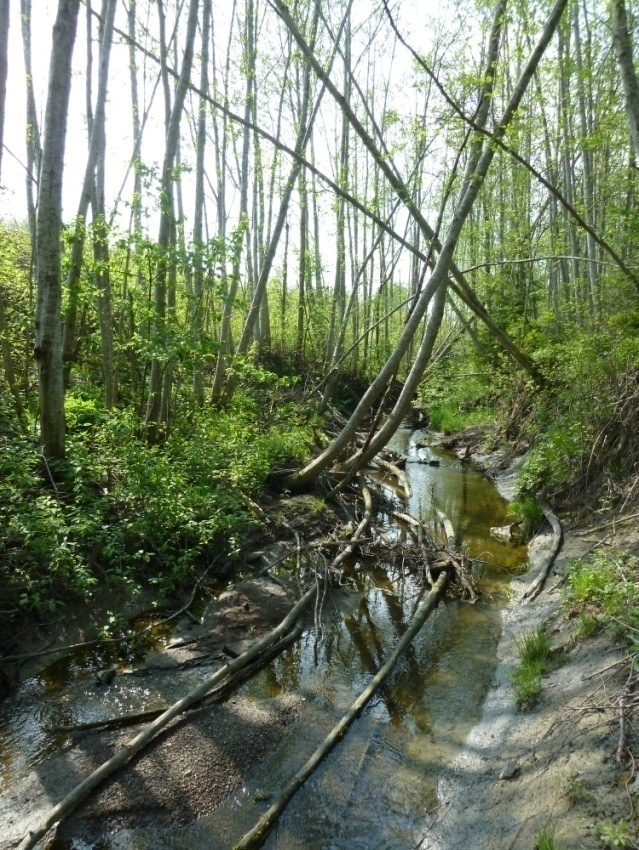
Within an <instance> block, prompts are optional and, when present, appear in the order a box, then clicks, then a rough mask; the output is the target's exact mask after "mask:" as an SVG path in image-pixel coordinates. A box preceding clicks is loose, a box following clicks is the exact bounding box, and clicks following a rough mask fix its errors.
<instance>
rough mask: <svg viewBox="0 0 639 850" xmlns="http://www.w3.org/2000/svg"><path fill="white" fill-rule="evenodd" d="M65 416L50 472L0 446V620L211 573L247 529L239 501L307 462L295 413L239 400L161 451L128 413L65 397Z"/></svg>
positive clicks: (198, 418) (197, 419)
mask: <svg viewBox="0 0 639 850" xmlns="http://www.w3.org/2000/svg"><path fill="white" fill-rule="evenodd" d="M67 411H68V425H69V433H68V439H67V458H66V460H65V461H62V462H57V463H56V464H53V463H52V464H51V466H50V467H47V466H46V464H45V463H44V461H43V459H42V455H41V452H40V450H39V448H38V447H37V446H36V445H35V444H34V443H33V442H32V441H31V440H29V439H27V438H26V437H24V436H19V435H17V434H14V435H13V436H9V437H7V438H6V439H4V440H2V441H1V442H0V540H1V541H2V542H1V543H0V596H1V597H2V600H3V606H2V607H3V609H4V610H3V614H4V615H5V618H6V617H9V618H10V617H11V616H15V615H17V614H19V613H20V611H21V610H29V609H30V610H35V611H36V612H38V611H43V610H49V611H54V610H56V609H57V608H58V607H59V606H61V605H63V604H64V602H65V601H67V600H69V599H73V598H79V599H85V600H86V599H89V598H91V597H92V595H94V594H95V592H96V590H97V589H98V588H99V587H103V586H107V587H126V589H127V593H128V594H129V595H130V594H135V593H137V592H138V591H140V590H141V588H142V587H143V586H149V585H150V586H154V587H156V588H157V589H158V591H159V592H160V593H161V592H162V591H167V592H168V591H172V590H175V589H176V588H178V587H179V586H180V585H181V584H182V583H184V582H185V581H186V580H188V579H189V577H190V576H192V574H193V573H194V571H195V570H197V569H199V568H201V567H206V566H209V565H210V564H214V565H217V568H220V567H221V566H222V565H223V563H224V561H225V559H228V558H229V557H231V556H232V555H233V554H234V553H235V552H236V551H237V549H238V547H239V546H240V544H241V541H242V539H243V537H244V536H245V534H246V533H247V530H248V529H249V528H250V527H251V525H252V523H253V522H254V519H253V517H252V515H251V511H250V508H249V507H247V501H246V496H247V495H251V494H255V493H257V492H258V491H259V490H260V489H261V488H263V487H264V485H265V481H266V478H267V476H268V475H269V473H270V472H271V471H272V470H273V469H274V468H275V467H281V466H288V465H293V464H298V463H299V462H300V461H302V460H304V459H305V458H306V456H307V453H308V449H307V437H306V433H307V432H306V430H305V425H306V424H307V423H306V422H305V421H304V417H303V415H302V413H301V411H300V409H299V408H298V407H296V406H295V405H294V404H293V403H284V404H280V405H279V406H277V405H276V406H273V407H268V406H266V405H264V403H263V402H261V403H260V401H259V400H256V399H252V398H250V397H248V396H240V397H239V398H238V399H237V401H236V402H235V403H234V405H233V407H232V408H230V409H229V410H226V411H216V410H213V409H198V410H197V412H196V411H191V412H187V413H185V414H184V415H182V416H180V417H179V418H176V420H175V421H174V422H173V423H172V429H171V433H170V435H169V436H168V437H167V439H166V441H165V442H164V443H162V444H161V445H150V444H149V442H148V441H147V440H146V439H145V434H144V433H143V429H142V428H141V425H140V422H139V420H138V419H137V417H136V416H135V415H134V414H133V413H131V412H130V411H111V412H107V411H105V410H104V409H103V408H101V407H100V405H98V404H97V403H96V402H95V401H94V400H93V399H91V398H80V397H78V398H74V397H73V396H71V397H70V398H69V403H68V406H67ZM52 479H53V480H54V481H55V486H53V484H52ZM214 572H215V569H213V573H214ZM5 622H6V620H5Z"/></svg>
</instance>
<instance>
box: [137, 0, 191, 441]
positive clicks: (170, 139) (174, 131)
mask: <svg viewBox="0 0 639 850" xmlns="http://www.w3.org/2000/svg"><path fill="white" fill-rule="evenodd" d="M197 13H198V0H191V4H190V6H189V17H188V21H187V28H186V44H185V49H184V57H183V59H182V70H181V72H180V77H179V80H178V84H177V86H176V89H175V95H174V98H173V105H172V107H171V112H170V116H169V121H168V126H167V133H166V146H165V149H164V161H163V164H162V189H161V192H162V197H161V212H160V231H159V234H158V251H159V259H158V263H157V268H156V279H155V286H154V293H153V311H154V317H153V336H154V337H155V343H156V346H159V347H160V348H164V347H165V346H166V306H167V304H166V288H167V278H168V275H169V266H170V264H171V263H172V262H174V259H171V258H170V256H169V253H170V245H171V231H172V228H173V204H172V202H171V199H172V197H173V166H174V164H175V156H176V153H177V147H178V141H179V137H180V119H181V117H182V110H183V107H184V99H185V97H186V91H187V88H188V85H189V79H190V76H191V66H192V64H193V52H194V42H195V32H196V28H197ZM165 367H166V363H165V362H164V357H158V356H155V357H154V358H153V360H152V362H151V377H150V385H149V400H148V404H147V411H146V422H147V425H148V426H149V436H150V438H151V439H152V440H153V439H155V438H156V436H157V425H158V422H159V420H160V413H161V409H162V385H163V377H164V369H165Z"/></svg>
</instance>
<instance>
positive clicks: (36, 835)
mask: <svg viewBox="0 0 639 850" xmlns="http://www.w3.org/2000/svg"><path fill="white" fill-rule="evenodd" d="M316 592H317V587H316V585H315V584H313V585H312V586H311V587H310V588H309V590H307V591H306V593H305V594H304V595H303V596H302V598H301V599H300V600H299V602H297V604H296V605H294V606H293V608H292V609H291V610H290V611H289V613H288V614H287V615H286V617H285V618H284V619H283V620H282V622H281V623H280V624H279V625H278V626H276V627H275V628H274V629H272V631H270V632H269V633H268V634H267V635H265V636H264V637H263V638H262V639H261V640H259V641H258V642H257V643H255V644H254V645H253V646H252V647H250V649H247V650H246V652H243V653H242V654H241V655H240V656H239V657H238V658H236V659H234V660H233V661H229V663H228V664H226V665H225V666H224V667H221V668H219V669H218V670H216V671H215V673H213V674H212V675H211V676H209V677H208V678H207V679H205V680H204V681H203V682H202V683H201V684H200V685H198V687H197V688H194V689H193V690H192V691H191V692H190V693H188V694H187V695H186V696H184V697H182V699H179V700H178V701H177V702H175V703H174V704H173V705H172V706H170V707H169V708H168V709H167V710H166V711H165V712H164V713H163V714H161V715H160V716H159V717H158V718H157V719H156V720H154V721H153V722H152V723H150V724H149V725H148V726H146V727H145V728H144V729H143V730H142V731H141V732H139V733H138V734H137V735H136V736H135V738H133V740H132V741H131V742H130V743H129V744H128V745H127V746H126V747H123V748H122V749H121V750H119V751H118V752H117V753H116V754H115V755H114V756H113V757H112V758H110V759H109V760H108V761H106V762H104V764H102V765H100V767H98V768H96V770H94V771H93V773H91V774H90V775H89V776H87V777H86V779H84V780H83V781H82V782H81V783H80V784H79V785H76V787H75V788H73V789H72V790H71V791H70V792H69V793H68V794H67V795H66V796H65V797H64V798H63V799H62V800H61V801H60V802H59V803H58V804H57V805H55V806H54V807H53V808H52V809H50V810H49V812H47V814H45V815H44V816H43V817H42V818H41V819H40V821H39V822H38V823H37V824H36V826H35V827H34V828H33V829H31V830H29V832H28V833H27V834H26V835H25V837H24V838H23V839H22V841H21V842H20V844H19V846H18V850H28V849H29V848H32V847H35V845H36V844H37V843H38V841H39V840H40V839H41V838H42V837H43V836H44V835H46V833H47V832H48V831H49V830H50V829H51V827H53V826H55V825H56V824H57V823H59V822H60V821H61V820H63V819H64V818H65V817H67V815H69V814H70V813H71V812H72V811H73V810H74V809H75V808H76V807H77V806H78V805H79V804H80V803H81V802H83V801H84V800H85V799H86V798H87V797H88V796H89V794H90V793H91V792H92V791H93V790H94V789H95V788H97V786H98V785H100V783H101V782H103V781H104V780H105V779H106V778H107V777H108V776H111V775H112V774H113V773H115V772H116V771H117V770H118V769H119V768H120V767H122V766H123V765H125V764H126V763H127V762H128V761H129V760H130V759H131V758H132V757H133V756H134V755H135V754H136V753H138V752H139V751H140V750H141V749H143V748H144V747H145V746H146V745H147V744H148V743H150V742H151V740H153V738H154V737H155V736H156V734H157V733H158V732H159V731H160V730H162V729H164V728H165V727H166V726H167V725H168V724H169V723H170V722H171V720H173V718H174V717H177V716H178V715H179V714H182V713H183V712H184V711H186V710H187V709H188V708H190V707H191V706H192V705H194V704H195V703H197V702H198V701H200V700H201V699H202V698H203V697H205V696H206V695H207V694H208V693H209V691H211V690H212V688H213V687H214V686H215V685H217V684H219V683H220V682H222V681H223V680H224V679H226V678H227V677H229V676H230V675H231V674H233V673H236V672H238V671H239V670H241V669H243V668H244V667H246V666H247V665H248V664H249V663H250V662H251V661H253V659H255V658H257V657H258V656H259V655H260V654H261V653H263V652H264V650H266V649H269V648H270V647H271V646H272V644H274V643H275V642H276V641H277V640H279V639H280V638H281V637H283V636H284V635H285V634H286V633H287V632H288V631H289V629H290V628H291V626H293V625H294V623H295V622H296V620H297V619H298V617H299V616H300V614H301V613H302V611H303V610H304V609H305V608H306V607H307V606H308V605H309V604H310V603H311V601H312V600H313V598H314V596H315V594H316Z"/></svg>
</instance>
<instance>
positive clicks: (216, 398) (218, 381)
mask: <svg viewBox="0 0 639 850" xmlns="http://www.w3.org/2000/svg"><path fill="white" fill-rule="evenodd" d="M253 15H254V13H253V0H246V11H245V19H246V20H245V40H244V43H245V53H244V62H245V66H246V88H245V95H244V121H245V123H244V131H243V136H242V165H241V172H240V219H239V223H238V226H239V227H240V228H243V227H244V226H245V222H246V219H247V216H248V182H249V156H250V152H251V130H250V128H249V123H250V120H251V115H252V93H253V80H254V77H255V45H254V44H253V26H252V21H253ZM249 21H250V22H251V25H250V26H249V23H248V22H249ZM240 259H241V247H240V248H239V249H238V250H237V251H236V256H235V257H234V258H233V269H232V273H231V285H230V286H229V289H228V294H227V295H226V297H225V299H224V304H223V306H222V325H221V328H220V350H219V353H218V356H217V361H216V364H215V375H214V377H213V388H212V390H211V402H212V403H213V404H219V403H220V401H221V399H222V390H223V388H224V380H225V377H226V369H227V363H228V358H229V356H230V354H231V318H232V316H233V304H234V302H235V298H236V296H237V289H238V286H239V282H240V270H241V266H240Z"/></svg>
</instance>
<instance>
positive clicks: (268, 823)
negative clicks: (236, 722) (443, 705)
mask: <svg viewBox="0 0 639 850" xmlns="http://www.w3.org/2000/svg"><path fill="white" fill-rule="evenodd" d="M447 583H448V574H447V573H446V572H442V574H441V575H440V576H439V578H438V580H437V582H436V584H435V586H434V587H433V589H432V590H431V591H430V593H429V594H428V596H427V597H426V599H425V601H424V604H423V605H422V606H421V608H420V609H419V610H418V612H417V614H416V615H415V617H414V618H413V620H412V622H411V624H410V625H409V627H408V628H407V629H406V631H405V632H404V634H403V636H402V638H401V640H400V641H399V642H398V644H397V646H396V647H395V649H394V650H393V652H392V654H391V655H390V657H389V658H388V660H387V661H386V663H385V664H384V666H383V667H382V668H381V669H380V670H379V672H378V673H377V675H376V676H375V677H374V678H373V680H372V681H371V682H370V684H369V685H368V686H367V687H366V688H365V689H364V690H363V691H362V693H361V694H360V695H359V697H358V698H357V699H356V700H355V702H354V703H353V704H352V705H351V707H350V708H349V709H348V711H347V712H346V714H344V716H343V717H342V719H341V720H340V721H339V723H337V724H336V725H335V726H334V727H333V729H332V730H331V731H330V733H329V734H328V735H327V736H326V738H325V739H324V741H323V742H322V744H320V746H319V747H318V748H317V749H316V750H315V752H314V753H313V755H312V756H311V757H310V758H309V759H308V761H307V762H306V763H305V764H304V765H303V766H302V767H301V768H300V770H298V772H297V773H296V774H295V776H294V777H293V778H292V779H291V780H290V781H289V782H288V783H287V785H286V786H285V787H284V789H283V790H282V793H281V794H280V796H279V798H278V799H277V800H276V801H275V803H273V805H272V806H271V807H270V808H269V809H268V811H267V812H265V813H264V815H262V817H261V818H260V820H259V821H258V822H257V824H256V825H255V826H254V827H253V829H252V830H250V832H247V833H246V834H245V835H244V836H243V837H242V839H241V840H240V842H239V844H237V845H236V847H235V850H248V848H253V847H259V846H260V845H261V844H262V843H263V842H264V841H265V839H266V837H267V836H268V834H269V832H270V831H271V830H272V829H273V826H274V825H275V823H276V821H277V819H278V817H279V816H280V814H281V813H282V812H283V811H284V809H285V808H286V806H287V804H288V802H289V801H290V799H291V798H292V797H293V795H294V794H295V792H296V791H297V790H298V789H299V788H301V786H302V785H303V784H304V782H306V780H307V779H308V777H309V776H310V775H311V774H312V773H313V771H314V770H315V769H316V768H317V767H318V766H319V765H320V763H321V762H322V761H323V759H324V758H325V757H326V756H327V755H328V754H329V753H330V751H331V750H332V749H333V748H334V747H335V745H336V744H337V743H338V742H339V741H340V739H341V738H342V737H343V735H344V734H345V733H346V731H347V729H348V727H349V726H350V725H351V724H352V722H353V721H354V720H355V719H356V718H357V717H358V716H359V715H360V714H361V712H362V711H363V709H364V708H365V706H366V704H367V703H368V702H369V700H370V699H371V697H372V696H373V694H374V693H375V692H376V691H377V689H378V688H379V686H380V685H381V684H382V683H383V682H384V680H385V679H386V678H387V677H388V675H389V673H390V672H391V670H392V669H393V667H394V666H395V663H396V662H397V659H398V658H399V657H400V655H401V654H402V653H403V652H404V650H405V649H406V648H407V647H408V645H409V644H410V643H411V641H412V640H413V638H414V637H415V635H416V634H417V632H418V631H419V630H420V629H421V627H422V626H423V625H424V623H425V621H426V619H427V618H428V617H429V615H430V614H431V613H432V611H433V610H434V608H435V607H436V606H437V603H438V602H439V601H440V599H441V598H442V596H443V594H444V591H445V590H446V585H447Z"/></svg>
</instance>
